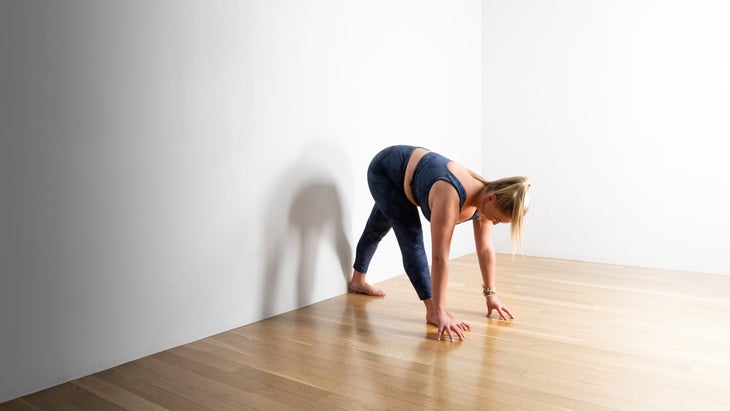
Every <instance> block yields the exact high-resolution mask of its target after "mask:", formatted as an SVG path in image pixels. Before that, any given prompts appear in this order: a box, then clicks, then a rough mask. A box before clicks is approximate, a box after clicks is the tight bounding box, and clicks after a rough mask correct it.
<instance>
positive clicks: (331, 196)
mask: <svg viewBox="0 0 730 411" xmlns="http://www.w3.org/2000/svg"><path fill="white" fill-rule="evenodd" d="M330 151H331V150H330ZM326 152H327V150H323V149H322V147H319V148H317V149H312V150H307V151H305V152H304V153H303V155H302V159H301V160H300V161H299V162H298V163H297V165H296V167H294V168H292V169H290V170H287V172H286V173H285V175H284V177H283V181H282V182H281V183H280V184H279V185H278V186H277V187H276V189H275V190H274V191H273V197H272V200H271V201H270V202H269V207H268V209H267V224H266V234H265V237H266V239H265V241H266V267H265V273H264V278H263V287H264V290H263V307H262V312H261V318H266V317H270V316H272V315H276V314H279V313H281V312H284V311H288V310H291V309H295V308H298V307H302V306H305V305H308V304H311V303H313V302H315V301H317V300H319V299H321V298H322V297H326V295H324V294H323V293H322V292H320V290H314V287H315V284H316V282H317V277H318V274H319V273H318V272H317V271H316V270H317V268H318V261H317V257H318V256H319V255H321V252H322V251H333V252H334V254H335V255H336V258H337V265H335V264H334V262H333V264H329V265H328V262H326V261H325V262H324V264H322V265H319V267H321V266H325V267H337V268H336V269H335V270H336V271H337V272H338V273H337V274H338V275H337V276H336V278H334V277H333V278H331V279H325V281H330V280H331V281H332V282H333V283H330V284H331V285H332V287H330V289H334V288H337V289H338V290H339V289H340V288H341V290H342V292H345V291H346V290H347V282H348V280H349V277H350V272H351V270H352V268H351V266H352V258H353V257H352V248H351V245H350V241H349V235H348V233H347V230H346V229H345V223H346V222H347V221H349V220H348V216H347V214H348V213H347V212H346V205H345V203H344V202H343V196H342V195H341V194H340V190H339V189H338V185H337V180H336V179H335V176H336V175H337V174H334V173H335V171H334V170H333V171H327V170H326V169H324V167H323V166H322V164H331V163H332V161H333V159H344V158H345V157H344V156H343V155H342V154H341V153H334V154H333V153H329V154H327V155H325V153H326ZM324 158H326V160H324ZM317 160H319V161H317ZM324 161H326V162H327V163H324ZM345 167H346V168H342V169H341V171H348V172H349V166H345ZM348 174H349V173H348ZM340 175H341V173H340ZM323 247H327V248H329V250H326V249H323ZM328 272H331V271H329V270H328ZM319 280H322V277H319ZM334 282H339V283H340V285H341V287H340V286H338V285H335V284H334ZM330 284H328V287H329V286H330ZM325 292H326V291H325Z"/></svg>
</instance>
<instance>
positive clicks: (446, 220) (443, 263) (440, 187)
mask: <svg viewBox="0 0 730 411" xmlns="http://www.w3.org/2000/svg"><path fill="white" fill-rule="evenodd" d="M429 203H430V204H429V205H430V207H431V290H432V292H433V297H432V301H431V302H430V303H429V302H426V307H427V310H428V312H427V313H426V317H427V319H428V321H429V322H431V323H433V324H435V325H436V326H437V327H438V338H439V339H441V336H442V334H443V333H444V332H446V334H447V335H448V337H449V339H450V340H452V341H453V336H452V334H451V332H452V331H454V332H456V334H457V335H458V336H459V338H461V339H464V333H463V331H464V330H466V329H469V325H468V324H466V323H464V322H462V321H459V320H458V319H456V318H455V317H453V316H452V315H450V314H449V313H448V311H447V310H446V288H447V285H448V282H449V253H450V250H451V238H452V236H453V234H454V227H455V226H456V222H457V220H458V218H459V196H458V193H457V192H456V190H455V189H454V187H453V186H452V185H451V184H449V183H447V182H445V181H437V182H436V183H434V185H433V186H432V187H431V192H430V193H429Z"/></svg>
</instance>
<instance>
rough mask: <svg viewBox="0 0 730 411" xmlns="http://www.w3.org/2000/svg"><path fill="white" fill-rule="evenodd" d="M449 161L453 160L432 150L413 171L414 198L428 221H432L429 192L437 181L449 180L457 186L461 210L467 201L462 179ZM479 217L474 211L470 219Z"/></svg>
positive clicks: (412, 191)
mask: <svg viewBox="0 0 730 411" xmlns="http://www.w3.org/2000/svg"><path fill="white" fill-rule="evenodd" d="M449 162H451V160H449V159H448V158H446V157H444V156H442V155H441V154H438V153H434V152H433V151H430V152H428V153H426V154H425V155H424V156H423V157H421V159H420V160H419V161H418V164H416V169H415V170H414V171H413V178H412V179H411V193H413V199H414V200H416V203H417V204H418V205H419V206H420V207H421V211H422V212H423V215H424V217H426V220H428V221H431V207H430V206H429V205H428V193H429V192H430V191H431V186H433V184H434V183H435V182H437V181H439V180H444V181H448V182H449V183H450V184H451V185H453V186H454V188H456V192H457V193H458V194H459V210H461V207H462V206H463V205H464V201H466V190H464V186H463V185H462V184H461V181H459V179H458V178H456V176H455V175H454V173H452V172H451V170H449V168H448V167H447V166H446V165H447V164H448V163H449ZM477 217H478V214H477V213H474V215H473V216H471V218H470V220H473V219H475V218H477Z"/></svg>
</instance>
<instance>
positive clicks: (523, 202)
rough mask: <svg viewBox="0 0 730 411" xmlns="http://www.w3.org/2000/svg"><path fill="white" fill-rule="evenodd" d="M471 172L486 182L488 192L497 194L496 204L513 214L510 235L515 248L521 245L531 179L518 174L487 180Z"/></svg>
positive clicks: (470, 172)
mask: <svg viewBox="0 0 730 411" xmlns="http://www.w3.org/2000/svg"><path fill="white" fill-rule="evenodd" d="M469 174H471V176H472V177H474V178H476V179H477V180H479V181H481V182H482V183H484V185H485V186H486V190H487V191H486V192H487V193H488V194H492V193H494V194H495V195H496V196H497V201H496V205H497V207H498V208H499V209H500V210H501V211H502V212H504V213H506V214H510V215H511V217H512V222H511V223H510V234H511V235H510V237H511V239H512V245H513V247H514V249H517V248H519V247H521V246H522V228H523V225H524V218H525V214H527V210H528V209H529V208H530V199H529V197H528V196H527V190H528V189H529V188H530V180H529V179H528V178H527V177H523V176H517V177H505V178H500V179H499V180H495V181H487V180H486V179H485V178H484V177H482V176H480V175H479V174H477V173H475V172H473V171H471V170H469ZM479 214H482V213H479Z"/></svg>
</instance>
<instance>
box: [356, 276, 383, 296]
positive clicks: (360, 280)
mask: <svg viewBox="0 0 730 411" xmlns="http://www.w3.org/2000/svg"><path fill="white" fill-rule="evenodd" d="M347 291H348V292H351V293H354V294H367V295H372V296H374V297H385V292H384V291H383V290H381V289H379V288H375V287H373V286H372V285H370V284H368V283H367V282H366V281H365V274H363V273H361V272H359V271H357V270H354V272H353V273H352V279H350V284H348V286H347Z"/></svg>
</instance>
